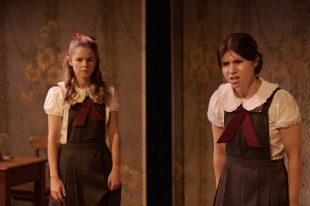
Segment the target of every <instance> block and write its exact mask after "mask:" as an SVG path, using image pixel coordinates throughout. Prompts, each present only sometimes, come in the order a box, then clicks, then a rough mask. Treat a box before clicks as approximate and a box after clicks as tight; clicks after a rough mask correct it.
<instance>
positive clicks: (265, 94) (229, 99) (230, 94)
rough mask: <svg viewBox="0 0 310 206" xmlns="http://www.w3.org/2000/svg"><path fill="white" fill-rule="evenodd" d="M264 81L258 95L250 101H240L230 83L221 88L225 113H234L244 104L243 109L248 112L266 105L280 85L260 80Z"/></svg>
mask: <svg viewBox="0 0 310 206" xmlns="http://www.w3.org/2000/svg"><path fill="white" fill-rule="evenodd" d="M259 79H260V80H261V81H262V84H261V86H260V87H259V89H258V91H257V92H256V94H255V95H254V96H253V97H251V98H250V99H240V98H238V97H237V96H236V95H235V94H234V90H233V88H232V87H231V85H230V84H229V83H226V84H223V85H221V86H220V88H219V89H220V94H221V98H220V99H221V100H222V101H221V103H222V105H223V109H224V111H227V112H232V111H234V110H236V109H237V107H239V106H240V104H242V107H243V108H244V109H246V110H247V111H251V110H254V109H255V108H257V107H259V106H261V105H262V104H264V103H265V102H266V101H267V99H268V98H269V97H270V96H271V95H272V93H273V91H275V90H276V88H277V87H278V84H273V83H270V82H267V81H265V80H264V79H263V78H259Z"/></svg>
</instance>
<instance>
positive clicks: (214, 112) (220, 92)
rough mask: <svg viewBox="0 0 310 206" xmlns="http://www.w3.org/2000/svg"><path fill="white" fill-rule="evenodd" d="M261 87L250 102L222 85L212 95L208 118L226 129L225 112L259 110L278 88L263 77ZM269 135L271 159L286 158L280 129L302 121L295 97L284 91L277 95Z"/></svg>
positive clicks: (271, 112) (229, 86)
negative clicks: (241, 109)
mask: <svg viewBox="0 0 310 206" xmlns="http://www.w3.org/2000/svg"><path fill="white" fill-rule="evenodd" d="M260 80H261V81H262V84H261V86H260V88H259V89H258V91H257V92H256V94H255V95H254V96H252V97H251V98H249V99H240V98H238V97H237V96H236V95H235V93H234V90H233V88H232V87H231V85H230V84H229V83H226V84H222V85H220V86H219V88H218V89H217V90H216V91H215V92H214V93H213V95H212V96H211V99H210V102H209V108H208V119H209V121H210V122H211V123H212V124H213V125H215V126H217V127H224V113H225V111H226V112H232V111H234V110H236V109H237V107H238V106H240V105H242V106H243V108H244V109H246V110H247V111H253V110H256V109H257V108H260V107H261V106H262V105H263V104H264V103H265V102H266V101H267V99H268V98H269V97H270V96H271V94H272V93H273V92H274V91H275V89H276V88H277V87H278V85H277V84H273V83H270V82H267V81H265V80H264V79H262V78H260ZM268 116H269V136H270V151H271V158H272V159H280V158H282V157H283V155H284V144H283V142H282V139H281V135H280V129H281V128H288V127H290V126H292V125H294V124H297V123H299V122H300V120H301V114H300V111H299V108H298V105H297V103H296V101H295V99H294V97H293V96H292V95H291V94H290V93H289V92H287V91H286V90H284V89H280V90H279V91H277V92H276V94H275V96H274V98H273V101H272V103H271V105H270V108H269V111H268Z"/></svg>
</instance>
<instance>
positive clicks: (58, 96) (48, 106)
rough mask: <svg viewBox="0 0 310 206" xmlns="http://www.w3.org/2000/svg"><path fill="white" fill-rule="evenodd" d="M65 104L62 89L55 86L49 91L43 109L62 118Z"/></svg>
mask: <svg viewBox="0 0 310 206" xmlns="http://www.w3.org/2000/svg"><path fill="white" fill-rule="evenodd" d="M63 103H64V99H63V95H62V91H61V88H60V87H59V86H55V87H52V88H50V89H49V91H48V93H47V95H46V99H45V102H44V106H43V108H44V110H45V112H46V113H47V114H50V115H55V116H59V117H62V116H63V112H64V109H63Z"/></svg>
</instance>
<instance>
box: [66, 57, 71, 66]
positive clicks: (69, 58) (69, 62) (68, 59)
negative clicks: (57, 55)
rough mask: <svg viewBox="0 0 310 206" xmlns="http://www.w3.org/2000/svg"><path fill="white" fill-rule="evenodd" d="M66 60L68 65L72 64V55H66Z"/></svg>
mask: <svg viewBox="0 0 310 206" xmlns="http://www.w3.org/2000/svg"><path fill="white" fill-rule="evenodd" d="M66 58H67V62H68V64H69V65H70V66H72V57H71V56H67V57H66Z"/></svg>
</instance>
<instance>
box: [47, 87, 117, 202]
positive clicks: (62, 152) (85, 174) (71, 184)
mask: <svg viewBox="0 0 310 206" xmlns="http://www.w3.org/2000/svg"><path fill="white" fill-rule="evenodd" d="M75 90H76V94H75V95H74V96H73V102H71V104H69V103H66V102H65V101H64V98H65V92H66V88H65V86H64V83H63V82H60V83H58V84H57V86H55V87H52V88H51V89H50V90H49V92H48V94H47V97H46V100H45V103H44V109H45V111H46V113H47V114H49V115H55V116H59V117H62V126H61V132H60V138H59V143H60V147H59V160H58V166H59V168H58V170H59V175H60V178H61V180H62V181H63V183H64V185H65V189H66V195H67V196H66V197H65V203H63V204H58V203H56V202H55V201H54V200H53V199H52V198H51V200H50V205H65V206H119V205H120V196H121V191H120V189H118V190H116V191H113V192H111V191H109V189H108V186H107V178H108V176H109V174H110V172H111V169H112V156H111V152H110V149H109V147H108V145H107V141H106V125H107V122H108V121H109V112H111V111H117V110H118V108H119V102H118V98H117V95H116V92H115V89H114V88H113V87H112V86H109V93H110V95H111V96H110V99H109V101H107V104H104V103H98V102H96V97H95V95H93V94H94V92H93V90H94V87H93V86H92V87H90V88H87V89H81V88H78V87H75Z"/></svg>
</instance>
